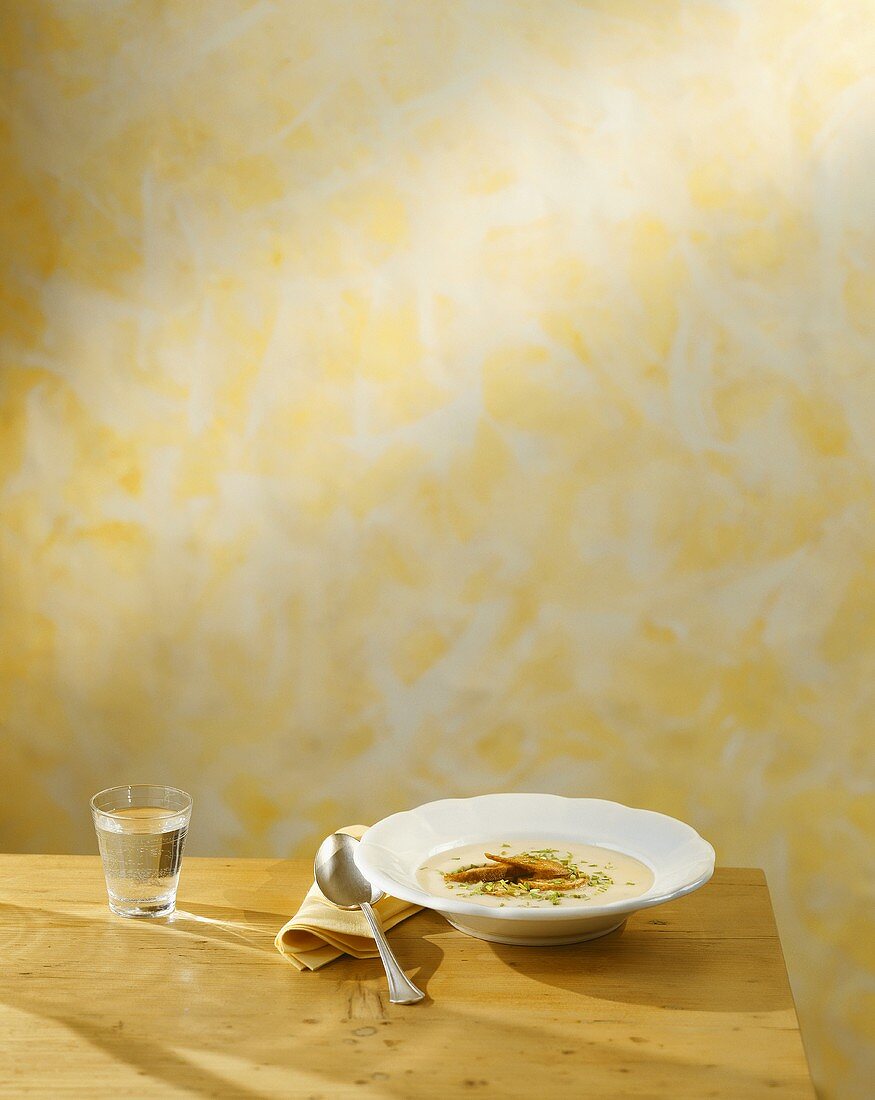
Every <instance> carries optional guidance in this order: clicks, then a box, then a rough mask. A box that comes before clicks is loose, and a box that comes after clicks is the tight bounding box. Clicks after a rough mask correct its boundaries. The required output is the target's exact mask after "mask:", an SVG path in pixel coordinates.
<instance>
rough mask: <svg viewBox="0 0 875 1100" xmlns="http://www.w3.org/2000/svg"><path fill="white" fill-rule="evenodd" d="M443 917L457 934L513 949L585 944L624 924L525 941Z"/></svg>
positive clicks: (621, 921) (445, 915)
mask: <svg viewBox="0 0 875 1100" xmlns="http://www.w3.org/2000/svg"><path fill="white" fill-rule="evenodd" d="M443 916H444V917H445V918H446V920H447V921H448V923H449V924H451V925H452V926H453V928H456V929H458V931H459V932H464V933H465V935H466V936H473V937H474V939H477V940H488V941H489V942H490V943H506V944H510V945H512V946H514V947H561V946H563V945H564V944H568V943H585V942H586V940H597V939H599V937H601V936H607V935H608V934H609V933H610V932H616V930H617V929H618V928H622V927H623V925H624V924H625V923H626V918H625V917H624V918H623V920H620V921H617V923H616V924H612V925H610V926H609V927H607V928H599V929H598V930H597V931H595V932H592V931H590V932H584V931H580V932H577V933H575V934H573V935H567V936H562V935H559V936H526V937H525V939H522V938H520V937H518V936H496V935H495V934H494V933H491V932H481V931H480V930H479V929H477V928H472V927H471V926H470V925H468V926H467V927H466V926H465V925H464V924H461V923H458V922H457V921H454V920H450V918H449V917H448V916H447V914H446V913H444V914H443Z"/></svg>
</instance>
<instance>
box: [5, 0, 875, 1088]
mask: <svg viewBox="0 0 875 1100" xmlns="http://www.w3.org/2000/svg"><path fill="white" fill-rule="evenodd" d="M0 19H2V27H0V31H2V33H0V51H2V71H3V75H2V97H0V104H2V131H3V132H2V141H0V157H2V164H0V187H2V199H0V202H2V213H0V221H2V241H0V253H2V257H3V259H2V262H3V265H4V281H3V288H2V306H0V308H2V328H3V352H2V379H0V387H2V433H0V479H2V480H0V502H2V536H0V537H2V544H0V545H2V620H0V631H2V637H0V708H2V721H3V724H4V735H3V740H2V750H0V751H2V760H0V766H2V776H3V798H2V801H0V846H3V847H5V848H8V849H28V850H39V849H43V850H78V851H90V850H92V849H93V840H92V837H91V832H90V829H91V826H90V822H89V819H88V816H87V813H86V799H87V797H88V795H89V794H90V793H91V792H92V791H93V790H95V789H97V788H100V787H102V786H105V785H108V784H111V783H115V782H124V781H128V780H152V781H167V782H172V783H176V784H178V785H180V786H184V787H186V788H188V789H189V790H191V791H192V792H193V794H194V797H195V806H196V808H195V823H194V828H193V833H192V848H193V850H197V851H201V852H208V853H232V854H251V853H266V852H272V853H287V852H299V853H302V854H306V853H308V852H309V851H311V850H312V847H313V844H314V843H315V841H316V839H317V838H319V837H321V835H322V834H324V833H325V832H326V831H329V830H331V829H332V828H334V827H336V826H338V825H340V824H343V823H344V822H348V821H353V820H366V819H369V818H370V819H374V818H376V817H378V816H381V815H383V814H385V813H387V812H389V811H393V810H396V809H399V808H402V807H404V806H408V805H411V804H415V803H417V802H420V801H424V800H427V799H431V798H434V797H439V796H443V795H449V794H470V793H474V792H479V791H484V790H495V789H528V790H553V791H558V792H561V793H568V794H581V795H601V796H606V797H613V798H617V799H619V800H622V801H627V802H630V803H633V804H639V805H647V806H651V807H654V808H657V809H660V810H663V811H667V812H668V813H672V814H677V815H679V816H681V817H683V818H685V819H687V820H689V821H691V822H693V823H694V824H695V825H696V826H697V827H698V828H699V829H700V830H701V831H702V832H703V833H704V834H705V835H706V836H708V837H709V838H710V839H711V840H713V841H714V843H715V845H716V847H717V849H718V852H719V854H720V858H721V860H722V862H724V863H728V864H756V865H761V866H764V867H765V868H766V869H767V872H768V875H769V880H770V883H771V887H772V890H773V893H774V898H775V904H776V909H777V913H778V918H779V922H780V927H781V931H782V934H783V938H784V942H785V947H786V951H787V955H788V961H789V965H790V969H791V973H792V977H793V983H794V987H795V990H796V993H797V997H798V1001H799V1007H800V1014H801V1018H802V1022H803V1028H804V1033H805V1038H806V1041H807V1044H808V1049H809V1053H810V1056H811V1059H812V1062H813V1065H814V1068H815V1071H816V1074H817V1077H818V1080H819V1084H820V1087H821V1088H822V1090H823V1094H824V1095H825V1096H828V1097H840V1096H842V1097H844V1096H863V1095H864V1092H865V1086H866V1085H867V1083H870V1082H871V1079H872V1076H873V1074H875V1064H873V1060H872V1048H871V1047H870V1048H868V1053H867V1047H866V1033H867V1029H870V1028H871V1025H872V1019H873V1004H875V979H873V937H871V936H870V937H869V938H868V940H867V937H866V929H867V923H866V922H867V920H868V917H869V913H870V912H871V908H872V901H873V897H872V892H871V889H872V888H871V879H868V880H867V877H866V876H867V873H868V871H867V864H868V861H869V859H870V858H871V852H872V849H871V845H872V841H873V837H875V822H873V816H875V815H873V796H872V790H873V788H872V775H873V741H875V737H873V733H875V727H873V718H872V714H873V707H875V676H873V673H875V535H873V531H875V522H873V521H875V490H873V470H875V431H873V424H875V368H873V350H875V214H873V184H872V180H873V178H875V112H873V104H875V71H873V67H872V60H873V56H875V10H873V6H872V4H871V2H869V0H829V2H822V3H815V2H804V0H794V2H785V0H760V2H756V0H734V2H729V0H726V2H725V3H721V2H716V0H714V2H705V0H699V2H697V0H680V2H663V0H651V2H647V0H638V2H634V0H600V2H597V0H592V2H588V0H584V2H581V3H577V4H575V3H571V2H564V0H538V2H534V0H532V2H519V0H507V2H504V3H495V2H485V0H459V2H449V0H446V2H444V0H431V2H412V0H411V2H407V3H403V2H389V0H369V2H366V0H361V2H359V0H351V2H339V0H338V2H333V3H331V2H325V0H298V2H280V0H258V2H248V3H247V2H244V0H213V2H206V0H204V2H196V0H176V2H159V0H152V2H149V0H117V2H113V3H105V2H100V0H76V2H72V0H71V2H65V0H56V2H39V0H6V2H4V3H3V4H2V7H0ZM867 891H868V893H867ZM869 928H871V926H869Z"/></svg>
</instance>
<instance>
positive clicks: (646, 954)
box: [490, 918, 793, 1013]
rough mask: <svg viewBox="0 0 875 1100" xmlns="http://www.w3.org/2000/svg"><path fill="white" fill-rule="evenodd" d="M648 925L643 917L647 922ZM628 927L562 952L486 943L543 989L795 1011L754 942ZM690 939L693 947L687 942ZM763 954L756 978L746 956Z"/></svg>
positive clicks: (711, 1007) (696, 1007)
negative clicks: (711, 938)
mask: <svg viewBox="0 0 875 1100" xmlns="http://www.w3.org/2000/svg"><path fill="white" fill-rule="evenodd" d="M645 920H648V918H645ZM663 923H664V922H662V921H661V920H659V919H658V918H656V919H649V921H648V924H652V925H654V926H656V927H654V928H649V927H648V928H646V929H645V928H644V927H643V926H642V924H640V923H637V924H631V923H630V925H628V926H625V927H623V928H618V929H617V931H616V932H611V933H609V934H608V935H607V936H602V937H601V938H600V939H596V940H588V941H586V942H584V943H576V944H568V945H566V946H563V947H505V946H503V945H501V944H490V947H491V948H492V950H493V952H494V953H495V955H496V957H497V958H498V959H500V960H501V962H502V963H504V965H505V966H508V967H510V968H511V969H512V970H515V971H516V972H517V973H518V974H523V975H525V976H526V977H529V978H531V979H532V980H533V981H536V982H540V983H542V984H544V985H549V986H554V987H555V988H558V989H566V990H569V991H570V992H572V993H579V994H580V996H581V997H586V998H589V999H591V998H597V999H598V1000H602V1001H614V1002H617V1003H619V1004H643V1005H653V1006H655V1007H658V1008H665V1009H676V1010H680V1011H684V1010H685V1011H690V1012H744V1013H751V1012H777V1011H781V1010H784V1009H790V1008H792V1004H793V1002H792V998H791V994H790V990H789V986H788V985H787V981H786V977H785V975H784V973H783V969H782V966H781V963H780V959H778V958H776V956H775V953H774V950H773V949H772V948H771V947H770V946H766V947H765V948H764V946H763V945H762V944H761V943H759V942H758V941H756V940H754V939H735V940H729V939H721V940H720V941H716V940H708V939H704V938H700V937H698V936H696V935H695V934H686V935H685V934H682V933H672V932H670V931H668V930H666V931H665V932H663V930H662V927H661V926H662V924H663ZM691 940H692V941H694V942H692V943H691V942H690V941H691ZM755 954H760V956H761V958H760V959H759V965H758V966H757V967H756V976H755V977H751V972H752V967H751V956H752V955H755Z"/></svg>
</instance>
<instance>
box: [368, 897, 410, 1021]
mask: <svg viewBox="0 0 875 1100" xmlns="http://www.w3.org/2000/svg"><path fill="white" fill-rule="evenodd" d="M362 912H363V913H364V915H365V917H366V918H367V921H368V924H369V925H370V926H371V931H372V932H373V933H374V939H375V940H376V943H377V950H378V951H379V952H380V958H381V959H382V960H383V967H384V968H385V971H386V977H387V978H388V979H389V1000H390V1001H391V1002H392V1004H396V1005H412V1004H416V1002H417V1001H421V1000H422V998H423V997H424V996H425V994H424V993H423V992H422V990H421V989H417V988H416V986H415V985H414V984H413V982H412V981H411V980H410V979H409V978H408V977H407V975H406V974H405V973H404V971H403V970H402V969H401V967H400V966H399V965H398V960H397V959H396V958H395V956H394V955H393V954H392V948H391V947H390V946H389V941H388V940H387V939H386V936H385V933H384V932H383V926H382V925H381V924H380V918H379V917H378V916H377V914H376V913H375V912H374V910H373V909H372V908H371V906H370V905H369V904H368V903H367V902H366V901H365V902H362Z"/></svg>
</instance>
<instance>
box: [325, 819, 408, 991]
mask: <svg viewBox="0 0 875 1100" xmlns="http://www.w3.org/2000/svg"><path fill="white" fill-rule="evenodd" d="M357 844H358V841H357V840H356V839H355V837H352V836H347V834H346V833H332V834H331V836H329V837H326V838H325V840H323V841H322V843H321V844H320V845H319V851H318V852H317V853H316V859H315V861H314V864H313V870H314V871H315V874H316V885H317V886H318V887H319V889H320V890H321V891H322V893H323V894H324V895H325V896H326V898H328V900H329V901H333V902H334V904H335V905H336V906H337V907H338V909H361V911H362V912H363V913H364V915H365V917H366V918H367V922H368V924H369V925H370V926H371V931H372V932H373V934H374V939H375V940H376V941H377V950H378V951H379V952H380V958H381V959H382V960H383V966H384V967H385V970H386V977H387V978H388V979H389V1000H390V1001H391V1002H392V1003H393V1004H398V1005H412V1004H415V1003H416V1002H417V1001H421V1000H422V999H423V997H424V996H425V994H424V993H423V992H422V990H421V989H417V988H416V986H415V985H414V984H413V982H412V981H410V979H409V978H408V977H407V975H406V974H405V973H404V971H403V970H402V969H401V967H400V966H399V965H398V960H397V959H396V958H395V956H394V955H393V954H392V948H391V947H390V946H389V944H388V942H387V940H386V936H385V934H384V932H383V928H382V925H381V924H380V918H379V917H378V916H377V914H376V913H375V912H374V910H373V909H372V908H371V906H372V905H376V904H377V902H378V901H379V900H380V898H382V897H383V892H382V891H381V890H378V889H377V888H376V886H371V884H370V883H369V882H368V880H367V879H366V878H365V876H364V875H363V874H362V873H361V871H360V870H359V869H358V867H356V865H355V858H354V852H355V847H356V845H357Z"/></svg>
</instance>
